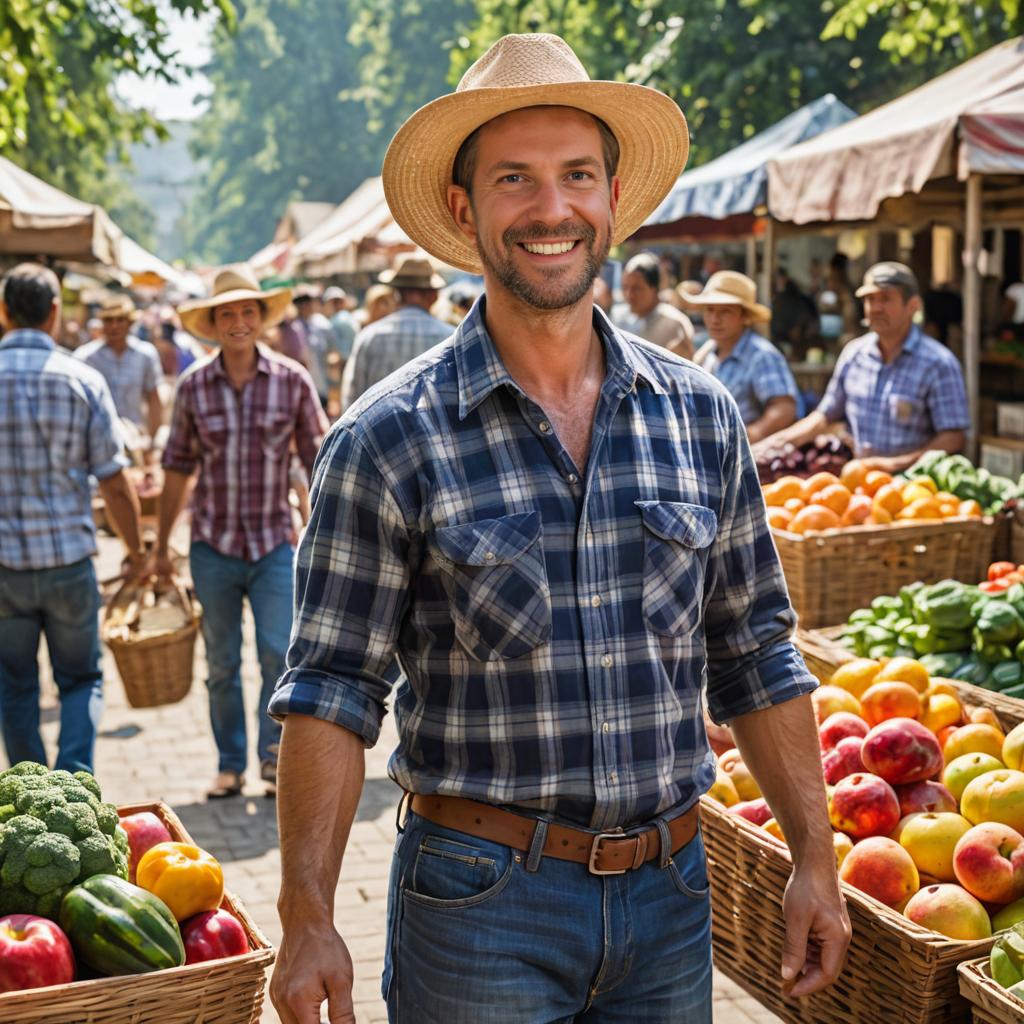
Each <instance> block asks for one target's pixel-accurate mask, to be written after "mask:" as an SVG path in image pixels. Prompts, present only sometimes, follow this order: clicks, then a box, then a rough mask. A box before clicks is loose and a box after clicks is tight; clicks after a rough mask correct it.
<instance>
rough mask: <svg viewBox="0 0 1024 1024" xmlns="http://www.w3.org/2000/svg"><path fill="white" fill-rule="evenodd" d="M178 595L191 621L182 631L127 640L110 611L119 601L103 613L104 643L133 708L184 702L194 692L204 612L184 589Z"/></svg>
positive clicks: (112, 603) (180, 589) (179, 590)
mask: <svg viewBox="0 0 1024 1024" xmlns="http://www.w3.org/2000/svg"><path fill="white" fill-rule="evenodd" d="M178 595H179V596H178V600H179V601H180V603H181V605H182V607H183V608H184V609H185V612H186V615H187V616H188V617H189V620H190V621H189V622H188V623H187V624H186V625H185V626H184V627H183V628H181V629H177V630H174V631H173V632H169V633H161V634H157V635H156V636H149V637H142V638H134V637H132V636H130V635H128V636H126V635H125V632H124V630H123V628H119V629H114V628H113V627H112V619H111V610H112V609H113V608H114V606H115V602H116V601H117V598H116V597H115V598H114V601H112V602H111V603H110V604H108V605H107V607H106V609H105V610H104V615H103V628H102V635H103V639H104V641H105V642H106V644H107V646H108V647H109V648H110V650H111V651H112V652H113V655H114V661H115V662H116V663H117V671H118V673H120V676H121V682H122V683H123V684H124V692H125V696H126V697H127V698H128V703H129V704H130V705H131V706H132V707H133V708H154V707H159V706H160V705H162V704H174V703H176V702H177V701H180V700H183V699H184V698H185V697H186V696H187V695H188V692H189V690H190V689H191V688H192V674H193V662H194V660H195V648H196V636H197V635H198V633H199V626H200V623H201V622H202V611H201V609H200V607H199V604H198V602H197V601H195V600H194V599H193V598H192V597H191V595H190V594H189V593H188V592H187V591H185V590H184V589H183V588H180V587H179V588H178Z"/></svg>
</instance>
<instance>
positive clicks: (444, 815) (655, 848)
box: [409, 793, 698, 875]
mask: <svg viewBox="0 0 1024 1024" xmlns="http://www.w3.org/2000/svg"><path fill="white" fill-rule="evenodd" d="M409 808H410V810H412V812H413V813H414V814H418V815H419V816H420V817H421V818H426V819H427V820H428V821H432V822H433V823H434V824H435V825H441V826H443V827H444V828H450V829H454V830H455V831H456V832H464V833H466V834H467V835H471V836H476V837H477V838H478V839H487V840H490V842H492V843H500V844H501V845H502V846H511V847H512V848H513V849H514V850H522V851H523V852H524V853H528V852H529V850H530V846H531V844H532V842H533V834H534V831H535V830H536V828H537V819H536V818H528V817H526V816H524V815H521V814H514V813H513V812H512V811H503V810H502V809H501V808H500V807H495V806H493V805H492V804H484V803H479V802H477V801H476V800H466V799H463V798H462V797H457V796H439V795H437V794H434V795H432V796H422V795H421V794H418V793H414V794H413V795H412V799H411V800H410V802H409ZM666 824H667V825H668V832H669V836H670V838H671V850H672V854H673V855H674V854H676V853H677V852H678V851H679V850H681V849H682V848H683V847H684V846H685V845H686V844H687V843H688V842H689V841H690V840H691V839H692V838H693V837H694V836H695V835H696V834H697V825H698V807H697V806H696V805H694V806H693V807H691V808H690V810H688V811H687V812H686V813H685V814H680V815H679V816H678V817H676V818H673V819H672V820H671V821H669V822H666ZM660 853H661V836H660V834H659V832H658V829H657V828H656V827H654V826H648V827H646V828H642V829H638V830H636V831H633V832H587V831H585V830H584V829H579V828H571V827H569V826H567V825H557V824H555V823H554V822H548V827H547V835H546V837H545V839H544V850H543V855H544V856H545V857H555V858H556V859H557V860H571V861H575V862H577V863H579V864H586V865H587V868H588V870H589V871H590V873H591V874H594V875H621V874H623V873H624V872H626V871H630V870H632V869H634V868H638V867H640V865H641V864H645V863H646V862H647V861H650V860H654V859H655V858H657V857H658V856H659V854H660Z"/></svg>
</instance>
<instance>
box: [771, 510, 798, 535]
mask: <svg viewBox="0 0 1024 1024" xmlns="http://www.w3.org/2000/svg"><path fill="white" fill-rule="evenodd" d="M792 518H793V513H792V512H790V511H789V509H785V508H770V509H768V525H769V526H774V527H775V529H776V530H788V529H789V524H790V521H791V520H792Z"/></svg>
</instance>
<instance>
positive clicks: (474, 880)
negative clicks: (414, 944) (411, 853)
mask: <svg viewBox="0 0 1024 1024" xmlns="http://www.w3.org/2000/svg"><path fill="white" fill-rule="evenodd" d="M513 863H514V862H513V859H512V854H511V851H510V850H509V849H508V847H504V846H499V845H498V844H496V843H474V842H473V841H472V837H469V836H467V837H465V841H459V840H456V839H453V838H452V837H450V836H447V835H438V834H436V833H430V832H428V833H425V834H423V835H422V836H421V837H420V839H419V846H418V848H417V850H416V854H415V858H414V860H413V862H412V865H411V867H410V868H409V869H408V870H407V871H406V873H405V878H404V879H403V882H402V895H403V897H404V899H405V900H406V901H408V902H412V903H416V904H419V905H420V906H423V907H432V908H434V909H438V910H442V909H447V910H458V909H461V908H463V907H473V906H479V905H480V904H482V903H484V902H486V901H487V900H489V899H491V898H493V897H494V896H497V895H498V893H500V892H501V891H502V890H503V889H504V888H505V886H506V885H507V884H508V881H509V879H510V878H511V876H512V866H513Z"/></svg>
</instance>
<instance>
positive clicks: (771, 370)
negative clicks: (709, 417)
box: [702, 331, 800, 425]
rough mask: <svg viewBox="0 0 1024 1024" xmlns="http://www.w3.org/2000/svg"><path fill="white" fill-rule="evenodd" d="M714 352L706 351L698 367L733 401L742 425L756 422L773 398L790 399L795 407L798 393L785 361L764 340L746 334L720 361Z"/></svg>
mask: <svg viewBox="0 0 1024 1024" xmlns="http://www.w3.org/2000/svg"><path fill="white" fill-rule="evenodd" d="M716 349H717V346H716V347H715V348H712V349H711V350H710V351H709V353H708V355H707V357H706V358H705V359H704V362H703V364H702V365H703V367H704V369H705V370H707V371H708V373H710V374H711V375H712V376H714V377H717V378H718V379H719V380H720V381H721V382H722V384H724V385H725V387H726V388H727V389H728V391H729V394H730V395H732V397H733V398H735V399H736V404H737V405H738V406H739V407H740V416H741V417H742V418H743V422H744V423H745V424H747V425H749V424H751V423H753V422H754V421H755V420H759V419H760V418H761V417H762V416H763V415H764V407H765V406H766V405H767V404H768V403H769V402H770V401H771V400H772V399H773V398H786V397H788V398H792V399H793V401H794V402H796V404H797V407H799V405H800V392H799V391H798V390H797V386H796V381H795V380H793V374H792V373H790V371H789V365H788V364H787V362H786V357H785V356H784V355H783V354H782V353H781V352H780V351H779V350H778V349H777V348H776V347H775V346H774V345H773V344H772V343H771V342H770V341H769V340H768V339H767V338H762V337H761V335H760V334H756V333H755V332H754V331H746V332H744V334H743V337H742V338H740V340H739V341H738V342H737V343H736V345H735V347H734V348H733V350H732V352H731V353H730V354H729V355H728V356H727V357H726V358H725V359H721V360H720V359H719V358H718V352H717V350H716Z"/></svg>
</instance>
